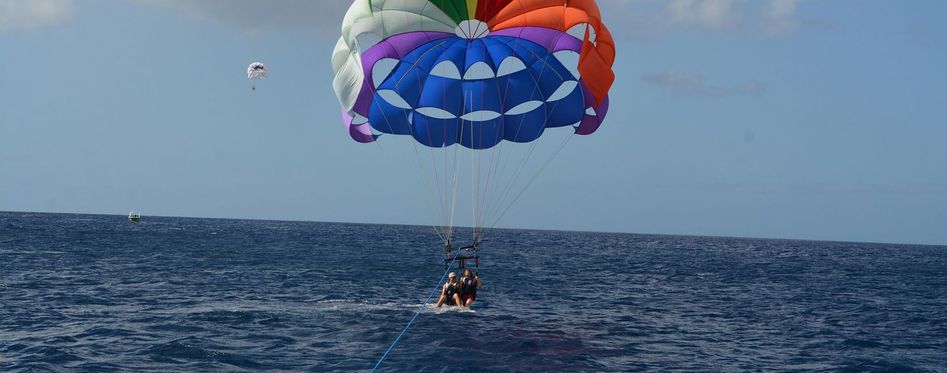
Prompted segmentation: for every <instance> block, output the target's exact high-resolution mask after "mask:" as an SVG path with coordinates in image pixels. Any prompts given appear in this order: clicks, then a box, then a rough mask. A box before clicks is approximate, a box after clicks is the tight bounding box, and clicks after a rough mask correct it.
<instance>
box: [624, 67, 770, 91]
mask: <svg viewBox="0 0 947 373" xmlns="http://www.w3.org/2000/svg"><path fill="white" fill-rule="evenodd" d="M641 80H643V81H645V82H646V83H649V84H651V85H655V86H661V87H666V88H668V89H670V90H671V91H673V92H675V93H678V94H685V95H692V96H704V97H722V96H734V95H755V94H759V93H762V92H763V91H764V90H765V89H766V86H765V85H764V84H763V83H761V82H759V81H756V80H748V81H745V82H743V83H739V84H736V85H732V86H723V85H713V84H710V83H707V81H706V79H705V78H704V76H703V75H701V74H699V73H695V72H690V71H683V70H668V71H664V72H661V73H656V74H647V75H644V76H642V77H641Z"/></svg>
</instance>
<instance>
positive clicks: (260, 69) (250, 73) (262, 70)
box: [247, 62, 270, 91]
mask: <svg viewBox="0 0 947 373" xmlns="http://www.w3.org/2000/svg"><path fill="white" fill-rule="evenodd" d="M269 74H270V70H268V69H267V68H266V65H264V64H263V62H254V63H251V64H250V66H247V79H250V80H263V79H265V78H266V76H267V75H269ZM252 89H253V90H254V91H255V90H256V84H254V85H253V88H252Z"/></svg>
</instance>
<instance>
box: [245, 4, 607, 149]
mask: <svg viewBox="0 0 947 373" xmlns="http://www.w3.org/2000/svg"><path fill="white" fill-rule="evenodd" d="M614 60H615V45H614V42H613V40H612V37H611V34H610V33H609V31H608V29H607V28H606V27H605V25H604V24H603V23H602V20H601V14H600V13H599V10H598V6H597V5H596V4H595V1H593V0H431V1H425V0H356V1H355V2H354V3H353V4H352V6H351V7H350V8H349V10H348V13H347V14H346V15H345V19H344V20H343V24H342V37H341V38H340V39H339V41H338V43H337V44H336V47H335V51H334V52H333V55H332V67H333V70H334V72H335V78H334V80H333V86H334V89H335V92H336V95H337V96H338V99H339V102H340V103H341V105H342V117H343V121H344V122H345V125H346V126H347V127H348V130H349V134H350V135H351V136H352V138H353V139H355V140H356V141H359V142H372V141H375V139H377V138H378V136H380V135H381V134H392V135H406V136H412V137H413V138H414V139H415V140H416V141H417V142H419V143H421V144H423V145H426V146H429V147H447V146H451V145H454V144H460V145H462V146H464V147H466V148H471V149H487V148H491V147H493V146H495V145H497V144H499V143H500V142H502V141H503V140H506V141H511V142H519V143H523V142H530V141H533V140H536V139H538V138H540V137H541V136H542V134H543V132H544V131H545V129H546V128H553V127H565V126H572V127H573V128H574V131H575V133H576V134H580V135H587V134H591V133H593V132H595V130H597V129H598V127H599V126H600V125H601V123H602V120H603V119H604V117H605V115H606V113H607V111H608V91H609V88H610V87H611V85H612V82H613V81H614V79H615V76H614V73H613V72H612V64H613V62H614ZM261 65H262V64H261ZM251 67H252V65H251ZM264 75H265V68H264Z"/></svg>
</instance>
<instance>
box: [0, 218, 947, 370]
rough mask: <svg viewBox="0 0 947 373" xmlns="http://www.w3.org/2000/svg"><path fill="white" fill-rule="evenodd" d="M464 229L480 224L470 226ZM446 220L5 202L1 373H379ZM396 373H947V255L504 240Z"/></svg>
mask: <svg viewBox="0 0 947 373" xmlns="http://www.w3.org/2000/svg"><path fill="white" fill-rule="evenodd" d="M459 237H460V238H461V239H463V237H465V235H464V232H461V234H460V235H459ZM441 255H442V249H441V244H440V243H439V241H438V239H437V236H436V234H435V233H434V230H433V229H432V228H431V227H418V226H391V225H360V224H334V223H312V222H281V221H250V220H220V219H194V218H164V217H148V216H145V217H144V219H143V221H142V222H141V223H138V224H135V223H131V222H129V221H127V220H126V218H125V217H124V216H105V215H67V214H34V213H4V212H0V371H3V372H10V371H12V372H19V371H63V372H70V371H80V372H81V371H135V372H170V371H181V372H202V371H293V372H295V371H312V372H353V371H368V370H369V369H370V368H371V367H372V366H373V365H374V364H375V362H376V361H377V360H378V359H379V357H380V356H381V355H382V354H383V353H384V351H385V350H386V349H387V348H388V346H389V345H390V344H391V342H392V341H393V340H394V339H395V337H397V336H398V333H399V332H401V330H402V328H403V327H404V325H405V324H406V323H407V322H408V320H409V319H410V318H411V316H412V315H413V314H414V312H415V310H417V309H418V307H419V306H420V305H421V304H422V303H423V300H424V298H425V297H426V296H427V294H428V293H429V292H430V291H431V289H432V288H433V287H434V286H435V285H436V282H437V281H438V279H439V278H440V276H441V275H442V274H443V270H444V265H443V262H442V261H441V259H442V256H441ZM481 255H482V257H483V260H482V263H481V268H480V270H481V271H480V272H481V276H482V279H483V285H484V288H483V289H482V290H481V291H480V292H479V293H478V298H479V299H478V300H477V302H476V303H475V304H474V309H473V311H472V312H461V311H458V310H456V309H441V310H434V309H430V308H425V309H424V312H423V313H422V314H421V316H420V317H419V318H418V320H417V322H416V323H415V324H414V326H413V327H412V328H411V329H410V330H409V331H408V332H407V333H406V334H405V336H404V337H402V339H401V341H400V343H399V345H398V346H397V347H396V348H395V350H394V351H393V352H392V353H391V354H390V355H389V357H388V358H387V360H385V362H384V363H383V365H382V366H381V369H380V371H385V372H620V371H632V372H634V371H651V372H676V371H681V372H695V371H709V372H716V371H724V372H733V371H740V372H742V371H749V372H753V371H797V372H819V371H829V372H835V371H842V372H889V371H897V372H947V247H935V246H910V245H888V244H863V243H840V242H811V241H790V240H761V239H736V238H717V237H684V236H657V235H635V234H608V233H577V232H554V231H529V230H496V231H493V232H491V233H490V234H489V236H488V238H487V241H485V242H484V243H483V245H482V247H481Z"/></svg>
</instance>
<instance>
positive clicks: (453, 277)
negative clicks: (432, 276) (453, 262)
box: [447, 272, 457, 282]
mask: <svg viewBox="0 0 947 373" xmlns="http://www.w3.org/2000/svg"><path fill="white" fill-rule="evenodd" d="M447 280H448V281H450V282H454V281H457V274H456V273H454V272H451V273H450V274H449V275H447Z"/></svg>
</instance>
